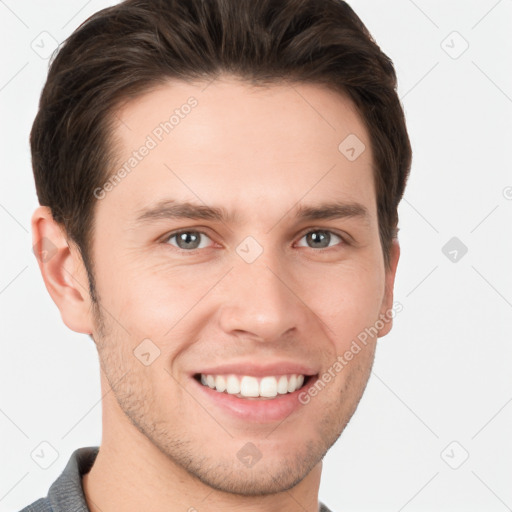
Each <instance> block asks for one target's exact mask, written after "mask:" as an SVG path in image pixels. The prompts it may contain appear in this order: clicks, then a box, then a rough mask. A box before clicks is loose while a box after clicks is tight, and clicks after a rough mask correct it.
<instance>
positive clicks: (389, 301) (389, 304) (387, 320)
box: [377, 238, 400, 338]
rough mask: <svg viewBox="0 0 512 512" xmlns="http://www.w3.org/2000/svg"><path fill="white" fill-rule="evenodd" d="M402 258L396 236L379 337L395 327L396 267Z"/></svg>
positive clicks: (387, 276) (388, 270)
mask: <svg viewBox="0 0 512 512" xmlns="http://www.w3.org/2000/svg"><path fill="white" fill-rule="evenodd" d="M399 259H400V245H399V243H398V240H397V239H396V238H395V239H393V241H392V243H391V249H390V255H389V263H390V264H389V268H388V269H386V278H385V279H386V285H385V292H384V298H383V301H382V307H381V311H380V319H381V322H383V323H384V325H383V326H382V328H381V329H379V333H378V335H377V337H378V338H381V337H382V336H386V334H388V333H389V331H391V328H392V327H393V317H392V316H391V315H392V311H393V291H394V287H395V276H396V269H397V266H398V260H399Z"/></svg>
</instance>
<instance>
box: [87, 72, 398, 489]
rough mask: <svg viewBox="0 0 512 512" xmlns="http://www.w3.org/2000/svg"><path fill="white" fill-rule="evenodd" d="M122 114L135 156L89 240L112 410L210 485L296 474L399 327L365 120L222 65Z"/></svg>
mask: <svg viewBox="0 0 512 512" xmlns="http://www.w3.org/2000/svg"><path fill="white" fill-rule="evenodd" d="M191 97H193V99H190V98H191ZM173 114H175V117H174V118H172V119H171V121H170V123H169V118H170V117H171V115H173ZM117 119H118V120H119V123H118V125H117V128H116V131H115V136H116V140H117V143H116V150H117V154H118V156H119V166H118V168H117V169H114V171H118V170H119V169H121V167H122V166H123V165H124V164H125V163H126V164H127V165H126V166H125V172H123V171H120V172H118V173H117V176H118V178H119V179H117V180H114V181H110V182H109V183H107V184H106V185H105V186H104V187H103V188H102V190H101V191H100V190H97V191H96V196H97V197H98V201H97V204H96V210H95V227H94V239H93V242H92V246H91V253H92V257H93V261H94V275H95V281H96V291H97V294H98V300H99V309H98V314H97V317H96V318H95V322H96V323H95V325H96V329H95V330H94V332H93V337H94V340H95V342H96V344H97V347H98V351H99V356H100V361H101V366H102V369H103V371H104V374H105V375H106V378H107V380H108V384H109V386H110V387H111V388H112V391H113V392H112V393H110V395H109V400H110V401H111V402H112V404H114V405H109V406H108V407H109V409H108V411H107V412H106V413H107V414H108V415H109V418H110V420H109V421H110V425H117V428H119V429H121V430H123V429H124V430H125V431H128V430H129V429H132V430H133V432H136V435H142V436H144V439H145V440H147V441H149V443H150V444H151V446H153V447H155V448H156V449H158V451H159V453H161V454H163V456H164V457H166V458H167V459H168V460H169V461H171V462H172V463H173V464H176V465H178V466H179V467H181V468H183V469H185V470H186V471H188V473H190V474H192V475H194V476H195V477H197V478H199V479H200V480H201V481H203V482H204V483H206V484H208V485H210V486H211V487H213V488H215V489H218V490H223V491H227V492H231V493H239V494H245V495H259V494H267V493H273V492H277V491H282V490H284V489H289V488H290V487H292V486H293V485H295V484H297V483H298V482H299V481H301V480H302V479H303V478H304V477H305V476H306V475H308V474H309V473H310V471H311V470H312V469H313V468H314V467H315V466H317V465H318V464H319V463H320V461H321V459H322V457H323V456H324V454H325V453H326V451H327V450H328V449H329V447H331V446H332V444H333V443H334V442H335V441H336V439H337V438H338V437H339V435H340V434H341V432H342V431H343V429H344V427H345V426H346V424H347V422H348V421H349V419H350V417H351V416H352V414H353V413H354V411H355V408H356V406H357V404H358V402H359V400H360V398H361V395H362V393H363V390H364V388H365V385H366V382H367V379H368V377H369V373H370V370H371V366H372V362H373V356H374V350H375V343H376V339H377V337H378V336H382V335H384V334H386V333H387V331H388V330H389V328H390V321H389V310H390V308H391V306H392V285H393V278H394V268H393V269H392V270H390V271H388V272H386V271H385V268H384V262H383V255H382V249H381V246H380V242H379V231H378V218H377V210H376V196H375V189H374V184H373V172H372V154H371V150H370V142H369V138H368V134H367V132H366V130H365V129H364V126H363V123H362V121H361V120H360V118H359V116H358V114H357V113H356V111H355V109H354V107H353V106H352V104H351V102H350V101H349V100H348V99H347V98H344V97H343V96H341V95H339V94H337V93H334V92H331V91H328V90H327V89H325V88H323V87H321V86H316V85H306V84H301V85H297V84H295V85H294V86H293V87H291V86H287V85H274V86H271V87H269V88H251V87H250V86H248V85H246V84H243V83H241V82H238V81H236V80H234V79H228V78H225V79H222V80H218V81H215V82H213V83H211V84H210V85H208V86H206V84H205V83H201V84H190V83H184V82H172V83H171V82H169V84H167V85H165V86H161V87H159V88H158V89H155V90H153V91H152V92H150V93H147V94H146V95H144V96H143V97H141V98H139V99H137V100H132V101H131V102H129V103H127V104H126V105H125V106H124V107H123V108H122V109H120V110H119V111H118V112H117ZM166 122H168V124H165V123H166ZM350 134H353V135H355V136H357V139H354V138H353V136H352V139H348V141H351V142H352V144H351V145H349V146H353V147H354V148H355V155H357V154H358V153H360V152H361V150H362V148H363V146H362V144H364V146H365V148H366V149H365V150H364V151H362V152H361V153H360V154H359V156H357V158H355V159H354V158H353V157H354V152H353V151H350V148H348V152H347V147H346V144H347V143H345V146H344V145H343V144H342V146H341V150H340V149H339V146H340V144H341V143H342V142H343V141H344V140H345V139H346V138H347V136H349V135H350ZM354 141H356V142H355V143H354ZM143 146H144V147H146V148H147V149H146V150H143V149H141V148H142V147H143ZM134 151H135V152H136V153H134ZM347 155H348V156H350V157H351V158H348V157H347ZM130 158H131V159H132V160H130ZM128 169H129V170H128ZM185 203H186V205H184V204H185ZM396 259H397V257H396V258H395V259H394V260H393V261H395V260H396ZM383 314H387V316H386V318H388V320H387V321H385V322H383V321H382V318H383V316H382V315H383ZM379 319H380V321H379ZM375 325H377V327H378V334H377V335H376V336H373V337H372V336H370V337H368V336H367V339H366V340H365V343H364V344H363V343H362V342H361V333H363V332H365V329H368V328H370V327H372V326H375ZM374 329H375V327H374ZM366 332H368V331H366ZM358 336H359V338H358ZM363 337H364V336H363ZM357 340H359V341H357ZM354 341H356V343H357V344H358V346H359V348H360V349H359V351H357V352H356V350H355V349H354ZM347 351H348V352H352V357H350V359H349V356H348V355H347ZM342 361H343V362H342ZM336 363H338V364H336ZM340 367H341V368H340ZM292 375H295V377H293V376H292ZM329 375H330V378H328V377H329ZM303 379H304V380H303ZM201 380H202V381H203V383H201ZM211 386H216V387H215V388H212V387H211ZM226 386H227V390H225V389H224V388H225V387H226ZM259 394H262V395H265V396H256V395H259ZM134 427H135V428H134Z"/></svg>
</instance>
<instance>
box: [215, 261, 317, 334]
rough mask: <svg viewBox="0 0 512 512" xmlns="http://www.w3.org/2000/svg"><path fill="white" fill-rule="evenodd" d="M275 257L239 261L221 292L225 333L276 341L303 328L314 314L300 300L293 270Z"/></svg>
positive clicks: (220, 317)
mask: <svg viewBox="0 0 512 512" xmlns="http://www.w3.org/2000/svg"><path fill="white" fill-rule="evenodd" d="M284 267H285V266H284V265H283V264H279V263H278V262H277V260H276V259H275V258H272V259H270V258H264V257H260V258H259V259H258V260H256V261H255V262H253V263H246V262H245V261H237V262H236V263H235V266H234V268H233V269H232V270H231V272H230V273H229V275H228V276H227V279H225V280H224V281H223V288H222V290H221V291H220V297H221V304H220V308H219V310H218V314H219V319H220V320H219V321H220V326H221V329H222V330H223V332H225V333H226V334H228V335H231V336H233V335H234V336H238V337H240V338H244V339H246V338H247V339H253V340H256V341H259V342H273V341H274V342H275V341H278V340H280V339H282V338H284V337H285V336H289V335H290V334H291V333H292V332H293V331H294V330H295V331H298V330H301V329H303V323H304V322H306V321H307V319H308V316H309V315H310V314H311V311H310V310H309V308H308V307H307V306H306V304H305V302H304V300H303V299H302V298H301V297H300V290H299V287H300V285H299V284H298V283H297V277H296V276H295V277H294V276H293V275H292V272H291V270H290V267H288V268H287V269H285V268H284Z"/></svg>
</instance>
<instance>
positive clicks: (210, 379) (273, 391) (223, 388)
mask: <svg viewBox="0 0 512 512" xmlns="http://www.w3.org/2000/svg"><path fill="white" fill-rule="evenodd" d="M201 384H203V385H204V386H208V387H210V388H212V389H215V390H217V391H219V392H220V393H222V392H226V393H228V394H229V395H237V396H239V397H240V398H241V397H248V398H256V397H265V398H274V397H276V396H277V395H284V394H286V393H293V392H294V391H296V390H297V389H300V388H301V387H302V385H303V384H304V375H296V374H292V375H279V376H275V377H274V376H267V377H262V378H257V377H252V376H249V375H244V376H242V377H240V376H237V375H204V374H201Z"/></svg>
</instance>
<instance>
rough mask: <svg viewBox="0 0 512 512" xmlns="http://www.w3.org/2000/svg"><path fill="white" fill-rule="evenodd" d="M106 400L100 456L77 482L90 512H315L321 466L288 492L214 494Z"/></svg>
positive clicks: (316, 509) (114, 405)
mask: <svg viewBox="0 0 512 512" xmlns="http://www.w3.org/2000/svg"><path fill="white" fill-rule="evenodd" d="M107 396H108V403H105V401H104V403H103V439H102V443H101V446H100V450H99V453H98V455H97V457H96V460H95V462H94V465H93V467H92V468H91V470H90V471H89V473H87V474H86V475H84V476H83V479H82V485H83V488H84V494H85V498H86V501H87V504H88V506H89V509H90V511H91V512H115V511H118V510H123V511H124V512H140V510H144V509H148V504H151V505H150V510H151V512H174V511H187V512H197V511H201V512H218V511H223V512H229V511H231V510H242V509H243V510H245V511H247V512H278V511H279V512H296V511H297V510H300V511H301V512H318V490H319V487H320V476H321V471H322V463H321V462H319V463H318V464H317V465H316V466H315V467H314V468H313V470H312V471H311V472H310V473H309V474H308V475H306V477H305V478H304V479H303V480H301V481H300V482H299V483H298V484H296V485H295V486H294V487H292V488H290V489H287V490H284V491H282V492H279V493H275V494H272V495H263V496H246V495H240V494H230V493H227V492H224V491H219V490H216V489H213V488H211V487H210V486H208V485H206V484H205V483H203V482H201V481H200V480H199V479H198V478H197V477H196V476H195V475H192V474H190V473H189V472H188V471H187V470H185V469H184V468H183V467H181V466H179V465H178V464H176V463H175V462H174V461H173V460H172V459H170V457H169V456H168V455H166V454H164V453H162V452H161V451H160V450H159V448H158V447H157V446H155V445H154V444H153V443H152V442H151V441H150V440H149V439H148V438H147V437H146V436H145V435H144V434H142V433H141V432H139V430H138V429H136V428H135V426H134V425H132V423H131V422H130V421H129V420H128V419H127V417H126V416H125V415H124V414H123V413H122V411H121V410H120V409H119V407H118V406H117V402H115V403H114V402H113V401H112V393H110V394H109V395H107ZM104 400H107V397H105V399H104ZM114 401H115V400H114ZM114 427H115V428H114Z"/></svg>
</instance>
